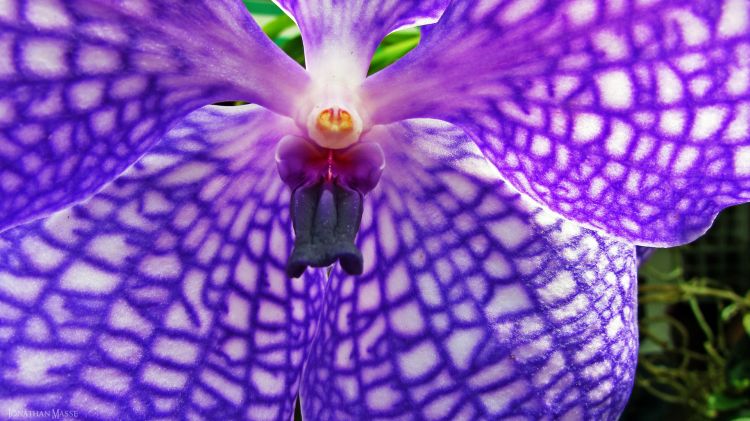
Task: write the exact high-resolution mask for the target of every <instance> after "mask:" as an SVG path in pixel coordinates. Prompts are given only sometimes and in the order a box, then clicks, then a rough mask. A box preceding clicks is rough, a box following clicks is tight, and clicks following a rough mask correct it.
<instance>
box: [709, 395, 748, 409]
mask: <svg viewBox="0 0 750 421" xmlns="http://www.w3.org/2000/svg"><path fill="white" fill-rule="evenodd" d="M746 403H748V400H747V399H746V398H736V397H733V396H726V395H724V394H721V393H720V394H718V395H711V396H709V397H708V405H709V407H710V408H711V409H713V410H716V411H731V410H733V409H737V408H741V407H742V406H743V405H745V404H746Z"/></svg>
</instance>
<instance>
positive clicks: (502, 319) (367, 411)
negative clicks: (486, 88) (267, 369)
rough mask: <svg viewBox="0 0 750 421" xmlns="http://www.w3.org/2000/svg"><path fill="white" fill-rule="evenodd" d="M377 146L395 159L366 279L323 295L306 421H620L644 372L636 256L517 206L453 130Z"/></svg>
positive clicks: (525, 202) (368, 240) (337, 279)
mask: <svg viewBox="0 0 750 421" xmlns="http://www.w3.org/2000/svg"><path fill="white" fill-rule="evenodd" d="M371 136H374V137H377V138H380V139H381V140H383V141H384V144H383V147H384V149H385V150H386V151H389V152H390V154H389V155H388V156H387V159H386V161H387V162H388V166H387V167H386V171H385V172H384V174H383V179H382V180H381V183H380V187H378V188H376V189H375V190H374V191H373V192H372V193H371V195H372V197H371V199H370V200H369V202H368V203H371V204H372V206H371V207H370V208H369V209H367V210H366V211H365V216H364V221H363V227H362V231H361V234H360V244H361V247H362V251H363V253H364V254H365V255H366V257H365V262H366V263H365V265H366V267H365V273H364V275H363V276H361V277H356V278H355V277H348V276H344V275H342V273H341V272H340V271H336V272H335V274H334V276H333V277H332V279H331V281H330V284H329V286H328V291H327V294H326V303H325V305H324V310H323V315H322V318H321V322H322V324H321V326H320V327H319V336H318V337H317V338H316V340H315V343H314V345H313V350H312V353H311V356H310V359H309V361H308V365H307V366H306V369H305V375H304V378H303V382H302V389H301V399H302V405H303V415H304V416H305V417H306V419H315V420H317V419H426V420H453V419H506V418H507V419H510V418H511V417H512V416H519V417H520V418H518V419H521V418H522V419H596V420H615V419H617V417H618V415H619V414H620V412H621V411H622V408H623V407H624V405H625V402H626V401H627V399H628V396H629V395H630V390H631V387H632V384H633V378H634V370H635V366H636V360H637V355H636V353H637V347H638V335H637V324H636V322H637V321H636V273H635V250H634V247H633V246H632V245H629V244H627V243H623V242H620V241H617V240H614V239H611V238H607V237H604V236H602V235H601V234H598V233H596V232H595V231H591V230H588V229H582V228H580V227H579V226H578V225H577V224H576V223H573V222H569V221H566V220H564V219H561V218H560V217H558V216H555V215H554V214H552V213H551V212H549V211H546V210H543V209H542V208H540V207H539V206H538V205H536V204H534V203H533V202H531V201H530V200H529V199H527V198H525V197H524V196H521V195H520V194H518V193H517V192H515V190H513V189H512V188H511V187H510V186H509V185H507V184H505V183H504V182H503V181H501V179H500V177H499V174H497V172H496V170H494V168H492V166H491V165H490V164H489V163H487V162H486V161H485V160H484V159H483V158H480V157H479V155H480V152H479V151H478V150H476V146H474V145H472V144H471V142H470V141H469V139H468V138H467V137H466V136H465V135H464V134H462V132H461V131H460V130H458V129H455V128H451V127H449V126H447V125H445V124H443V123H437V122H434V121H433V122H430V121H427V120H425V121H420V122H409V123H402V124H400V125H393V126H389V128H388V129H385V132H382V133H379V134H372V135H371ZM375 262H377V263H375ZM368 263H369V266H368ZM514 419H515V418H514Z"/></svg>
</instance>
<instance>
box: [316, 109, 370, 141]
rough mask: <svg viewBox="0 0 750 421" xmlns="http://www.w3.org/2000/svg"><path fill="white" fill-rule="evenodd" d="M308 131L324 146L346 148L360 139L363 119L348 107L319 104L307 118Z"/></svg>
mask: <svg viewBox="0 0 750 421" xmlns="http://www.w3.org/2000/svg"><path fill="white" fill-rule="evenodd" d="M307 131H308V135H309V136H310V138H311V139H312V140H314V141H315V143H317V144H318V145H319V146H321V147H323V148H328V149H345V148H348V147H349V146H351V145H353V144H354V143H356V142H357V141H358V140H359V136H360V135H361V134H362V119H361V118H360V117H359V115H357V113H356V112H355V111H354V110H352V109H350V108H347V107H342V106H339V105H332V106H331V105H329V106H317V107H315V108H313V110H312V112H311V113H310V115H309V117H308V119H307Z"/></svg>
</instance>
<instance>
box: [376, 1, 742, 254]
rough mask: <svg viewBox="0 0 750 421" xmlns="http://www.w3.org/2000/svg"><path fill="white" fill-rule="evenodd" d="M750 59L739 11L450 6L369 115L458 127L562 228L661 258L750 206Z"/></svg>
mask: <svg viewBox="0 0 750 421" xmlns="http://www.w3.org/2000/svg"><path fill="white" fill-rule="evenodd" d="M748 57H750V2H748V1H747V0H722V1H698V2H696V1H690V0H682V1H676V0H673V1H667V0H661V1H658V0H657V1H648V2H619V1H618V2H614V1H597V0H549V1H520V0H518V1H499V0H491V1H485V2H482V7H477V6H476V5H475V4H474V2H471V1H467V0H457V1H454V2H453V3H452V6H451V8H450V9H449V10H448V11H446V12H445V15H444V17H443V18H442V20H441V22H440V23H438V24H437V25H436V26H435V27H434V28H432V29H431V30H430V32H429V33H428V34H427V36H426V37H425V39H424V40H423V42H422V44H421V46H420V47H418V48H417V50H415V52H414V53H413V54H411V55H410V56H407V57H406V58H405V59H404V60H402V61H401V62H399V63H396V65H395V66H392V67H390V68H389V69H386V70H385V71H384V72H381V73H380V74H378V75H375V76H374V77H373V78H372V79H370V80H369V81H368V82H367V84H366V87H365V90H366V93H365V98H364V99H363V103H365V104H369V106H370V113H369V114H370V116H371V117H372V119H373V120H374V123H378V122H381V123H382V122H390V121H395V120H399V119H402V118H408V117H433V118H440V119H443V120H447V121H450V122H453V123H455V124H457V125H459V126H461V127H462V128H464V129H465V130H467V132H469V133H470V134H471V135H472V137H473V138H474V139H475V140H476V141H477V143H478V144H479V146H480V148H481V149H482V151H483V152H484V153H485V155H486V156H487V157H488V158H489V159H490V160H491V161H492V162H493V163H494V164H495V165H496V166H497V167H498V168H499V169H500V171H501V173H502V174H503V177H504V178H505V179H506V180H508V181H509V182H510V183H511V184H513V185H514V186H515V187H516V188H517V189H518V190H520V191H522V192H523V193H526V194H528V195H529V196H531V197H532V198H534V199H535V200H537V201H539V202H541V203H543V204H544V205H546V206H547V207H549V208H550V209H552V210H554V211H555V212H557V213H559V214H561V215H564V216H565V217H567V218H570V219H573V220H576V221H579V222H582V223H585V224H588V225H589V226H592V227H595V228H597V229H601V230H604V231H605V232H608V233H610V234H612V235H615V236H617V237H619V238H623V239H627V240H631V241H634V242H636V243H638V244H641V245H654V246H669V245H676V244H681V243H684V242H688V241H691V240H693V239H695V238H696V237H698V236H699V235H701V234H702V233H703V232H705V230H706V229H707V228H708V227H709V226H710V225H711V223H712V221H713V219H714V217H715V216H716V214H717V213H718V212H719V211H720V210H721V209H723V208H725V207H727V206H731V205H734V204H738V203H742V202H746V201H748V200H750V128H749V126H750V59H748Z"/></svg>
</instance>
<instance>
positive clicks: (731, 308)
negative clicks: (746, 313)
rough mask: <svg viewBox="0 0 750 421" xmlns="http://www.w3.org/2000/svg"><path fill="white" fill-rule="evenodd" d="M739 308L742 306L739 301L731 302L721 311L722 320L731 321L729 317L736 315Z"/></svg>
mask: <svg viewBox="0 0 750 421" xmlns="http://www.w3.org/2000/svg"><path fill="white" fill-rule="evenodd" d="M739 310H740V308H739V307H738V306H737V303H732V304H729V305H728V306H726V307H724V310H722V311H721V320H722V321H725V322H726V321H729V319H731V318H732V317H734V316H735V315H736V314H737V312H738V311H739Z"/></svg>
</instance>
